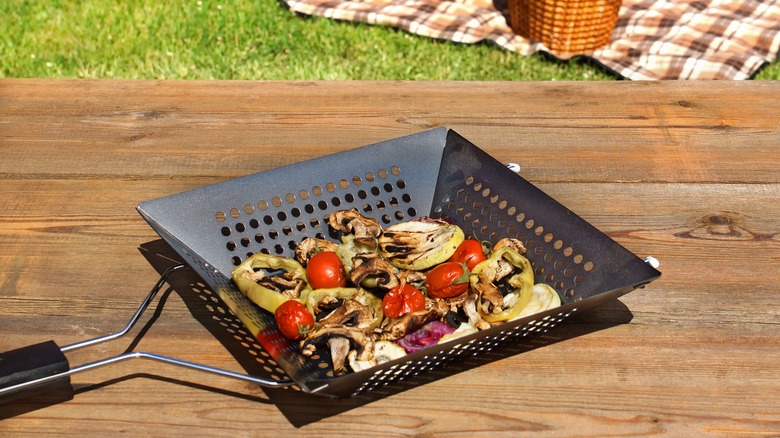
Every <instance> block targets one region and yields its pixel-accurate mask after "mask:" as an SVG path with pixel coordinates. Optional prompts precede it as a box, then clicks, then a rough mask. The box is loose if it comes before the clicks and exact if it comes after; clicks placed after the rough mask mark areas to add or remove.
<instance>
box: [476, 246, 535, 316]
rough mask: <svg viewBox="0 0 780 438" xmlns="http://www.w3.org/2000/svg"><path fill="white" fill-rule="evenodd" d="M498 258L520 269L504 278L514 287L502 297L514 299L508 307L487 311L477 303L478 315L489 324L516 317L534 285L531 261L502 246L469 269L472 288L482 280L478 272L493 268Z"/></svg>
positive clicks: (526, 302) (523, 306) (525, 303)
mask: <svg viewBox="0 0 780 438" xmlns="http://www.w3.org/2000/svg"><path fill="white" fill-rule="evenodd" d="M500 259H503V260H505V261H507V262H509V264H511V265H512V266H513V267H515V268H516V269H520V272H519V273H517V274H514V275H512V276H511V277H509V278H508V279H507V280H506V282H507V284H509V285H510V286H512V287H513V288H514V289H513V290H512V291H511V292H509V293H508V294H507V295H506V296H505V297H504V300H505V301H512V300H514V302H512V304H511V305H510V306H509V308H507V309H503V310H501V311H499V312H496V313H488V312H486V311H485V310H484V309H483V306H482V305H481V303H478V305H477V311H478V312H479V314H480V316H482V319H484V320H485V321H487V322H489V323H491V324H494V323H498V322H504V321H509V320H511V319H514V318H516V317H517V315H519V314H520V312H522V310H523V309H524V308H525V307H526V305H528V302H529V301H530V300H531V296H532V289H533V287H534V271H533V269H532V268H531V262H530V261H528V259H527V258H525V257H524V256H523V255H521V254H520V253H518V252H517V251H515V250H513V249H512V248H510V247H502V248H499V249H497V250H496V251H494V252H493V254H491V255H490V257H489V258H488V259H487V260H485V261H482V262H480V263H479V264H478V265H477V266H475V267H474V269H473V270H472V271H471V276H470V277H469V281H470V283H471V286H472V288H473V289H475V290H477V288H476V285H477V283H479V282H480V281H483V280H484V279H483V278H481V276H480V274H481V273H482V272H483V271H486V270H488V269H495V267H496V264H497V263H498V261H499V260H500ZM480 299H481V298H480Z"/></svg>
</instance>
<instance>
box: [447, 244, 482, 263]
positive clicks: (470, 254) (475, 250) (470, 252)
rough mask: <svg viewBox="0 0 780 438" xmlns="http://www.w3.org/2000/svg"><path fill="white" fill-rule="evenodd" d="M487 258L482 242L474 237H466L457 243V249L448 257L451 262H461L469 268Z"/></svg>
mask: <svg viewBox="0 0 780 438" xmlns="http://www.w3.org/2000/svg"><path fill="white" fill-rule="evenodd" d="M485 260H487V256H486V255H485V249H484V248H483V247H482V242H480V241H479V240H476V239H466V240H464V241H463V242H461V244H460V245H458V249H456V250H455V253H454V254H453V255H452V257H450V260H449V261H451V262H456V263H463V264H464V265H466V267H467V268H469V269H474V266H477V264H478V263H480V262H484V261H485Z"/></svg>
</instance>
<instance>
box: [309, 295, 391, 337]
mask: <svg viewBox="0 0 780 438" xmlns="http://www.w3.org/2000/svg"><path fill="white" fill-rule="evenodd" d="M303 303H304V304H305V305H306V308H307V309H309V312H311V313H312V314H313V315H315V317H317V320H318V321H319V323H320V324H323V325H347V326H354V327H357V328H359V329H361V330H366V331H371V330H373V329H375V328H376V327H379V324H381V323H382V300H380V299H379V298H377V297H376V296H375V295H374V294H372V293H370V292H367V291H365V290H363V289H359V288H354V287H338V288H333V289H315V290H313V291H311V292H309V293H308V294H307V295H306V299H305V300H304V301H303Z"/></svg>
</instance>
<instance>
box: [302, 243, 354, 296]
mask: <svg viewBox="0 0 780 438" xmlns="http://www.w3.org/2000/svg"><path fill="white" fill-rule="evenodd" d="M306 277H307V278H308V279H309V284H310V285H311V287H312V288H314V289H321V288H333V287H344V286H346V285H347V276H346V274H345V273H344V264H342V263H341V260H339V256H337V255H336V253H335V252H332V251H323V252H319V253H317V254H315V255H314V257H312V258H311V259H309V263H308V264H307V265H306Z"/></svg>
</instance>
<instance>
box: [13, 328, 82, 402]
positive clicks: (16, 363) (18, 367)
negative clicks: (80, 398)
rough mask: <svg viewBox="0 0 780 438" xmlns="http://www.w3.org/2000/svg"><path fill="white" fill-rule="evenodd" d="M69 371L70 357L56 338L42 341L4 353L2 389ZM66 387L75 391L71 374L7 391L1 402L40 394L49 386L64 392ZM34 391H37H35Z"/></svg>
mask: <svg viewBox="0 0 780 438" xmlns="http://www.w3.org/2000/svg"><path fill="white" fill-rule="evenodd" d="M68 370H70V365H69V364H68V359H67V358H66V357H65V355H64V354H63V353H62V351H61V350H60V347H59V346H57V344H56V343H55V342H54V341H46V342H41V343H40V344H34V345H28V346H26V347H22V348H17V349H16V350H11V351H6V352H5V353H0V389H3V388H9V387H11V386H14V385H18V384H21V383H26V382H31V381H33V380H36V379H40V378H43V377H48V376H52V375H55V374H60V373H63V372H67V371H68ZM63 387H65V388H68V389H69V391H70V392H71V393H72V392H73V388H72V387H71V386H70V376H64V377H62V378H60V379H54V380H51V381H48V382H45V383H40V384H38V385H32V386H30V387H25V388H20V389H19V390H17V391H10V392H6V393H3V394H2V395H0V403H2V402H5V401H8V400H9V399H17V398H19V397H22V396H29V395H37V394H40V393H42V392H45V391H47V390H48V389H57V390H59V391H62V389H63ZM31 391H34V393H33V392H31ZM71 397H72V395H71Z"/></svg>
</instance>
